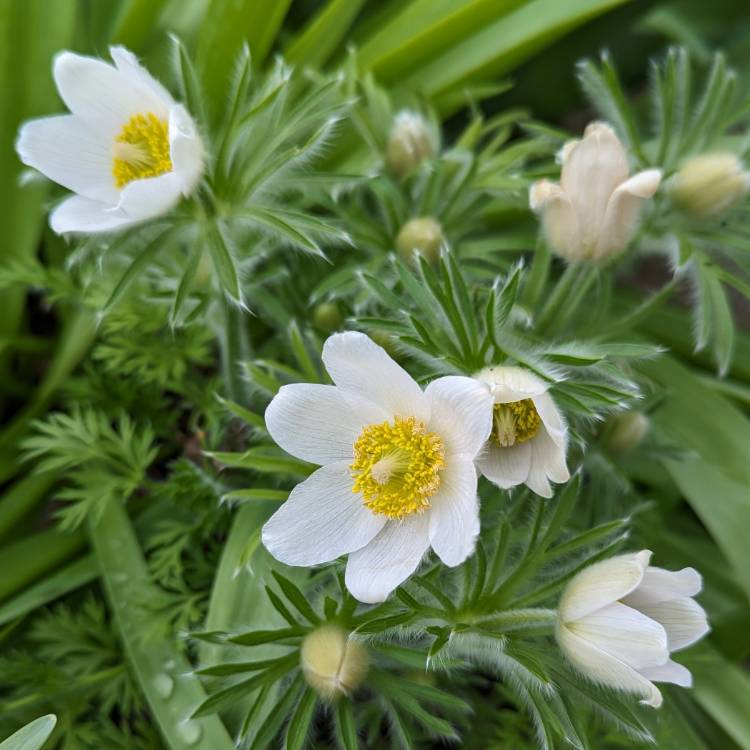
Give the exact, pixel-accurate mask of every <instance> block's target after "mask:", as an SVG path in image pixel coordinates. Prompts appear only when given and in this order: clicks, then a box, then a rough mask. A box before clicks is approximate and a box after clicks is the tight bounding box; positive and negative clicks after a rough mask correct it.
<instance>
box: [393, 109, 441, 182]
mask: <svg viewBox="0 0 750 750" xmlns="http://www.w3.org/2000/svg"><path fill="white" fill-rule="evenodd" d="M436 151H437V149H436V147H435V138H434V137H433V135H432V133H431V132H430V129H429V127H428V125H427V123H426V122H425V119H424V117H422V115H419V114H417V113H416V112H410V111H409V110H403V111H401V112H399V113H398V114H397V115H396V117H395V119H394V121H393V127H392V128H391V133H390V135H389V137H388V146H387V148H386V155H385V161H386V165H387V166H388V169H389V171H390V172H391V173H392V174H394V175H395V176H396V177H406V175H408V174H409V173H410V172H413V171H414V170H415V169H416V168H417V167H418V166H419V165H420V164H421V163H422V162H423V161H426V160H427V159H431V158H432V157H433V156H434V155H435V152H436Z"/></svg>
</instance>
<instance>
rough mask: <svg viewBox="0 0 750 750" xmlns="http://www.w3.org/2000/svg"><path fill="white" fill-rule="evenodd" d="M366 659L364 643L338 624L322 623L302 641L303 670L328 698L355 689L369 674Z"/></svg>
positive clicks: (319, 692)
mask: <svg viewBox="0 0 750 750" xmlns="http://www.w3.org/2000/svg"><path fill="white" fill-rule="evenodd" d="M367 662H368V659H367V649H366V647H365V645H364V644H363V643H362V642H361V641H358V640H356V639H355V638H352V636H351V634H350V633H347V632H346V631H345V630H342V629H341V628H340V627H338V626H337V625H322V626H321V627H319V628H317V629H316V630H313V631H312V632H311V633H309V634H308V635H307V636H305V639H304V640H303V641H302V649H301V651H300V664H301V666H302V672H303V674H304V675H305V679H306V680H307V684H308V685H310V687H311V688H313V690H315V692H317V693H318V695H320V696H321V698H325V699H326V700H334V699H336V698H339V697H340V696H342V695H349V694H350V693H352V692H354V690H356V689H357V688H358V687H359V686H360V685H361V684H362V681H363V680H364V678H365V675H366V674H367Z"/></svg>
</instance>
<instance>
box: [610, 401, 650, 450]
mask: <svg viewBox="0 0 750 750" xmlns="http://www.w3.org/2000/svg"><path fill="white" fill-rule="evenodd" d="M650 427H651V420H649V418H648V417H647V416H646V415H645V414H642V413H641V412H639V411H629V412H627V413H625V414H618V415H617V416H616V417H612V419H610V420H609V422H608V423H607V428H606V432H605V436H604V445H605V447H606V448H607V450H608V451H609V452H610V453H612V454H614V455H621V454H623V453H628V452H629V451H632V450H635V449H636V448H637V447H638V446H639V445H640V444H641V443H642V442H643V438H645V437H646V435H647V434H648V431H649V429H650Z"/></svg>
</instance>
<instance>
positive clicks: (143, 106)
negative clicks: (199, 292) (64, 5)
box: [16, 47, 203, 234]
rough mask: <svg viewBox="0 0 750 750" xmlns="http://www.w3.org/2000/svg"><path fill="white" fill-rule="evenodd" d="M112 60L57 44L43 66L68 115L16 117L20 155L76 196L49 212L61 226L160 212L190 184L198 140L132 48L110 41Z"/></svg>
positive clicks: (94, 228)
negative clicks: (47, 64) (58, 50)
mask: <svg viewBox="0 0 750 750" xmlns="http://www.w3.org/2000/svg"><path fill="white" fill-rule="evenodd" d="M110 54H111V55H112V59H113V60H114V62H115V64H114V65H110V64H108V63H106V62H104V61H103V60H98V59H96V58H92V57H82V56H81V55H76V54H73V53H72V52H61V53H60V54H59V55H57V56H56V57H55V61H54V66H53V73H54V78H55V83H56V84H57V90H58V91H59V93H60V97H61V98H62V100H63V101H64V102H65V104H66V105H67V107H68V109H70V111H71V113H72V114H69V115H59V116H55V117H44V118H42V119H39V120H31V121H30V122H27V123H25V124H24V125H23V126H22V127H21V130H20V132H19V135H18V140H17V142H16V150H17V151H18V154H19V156H20V158H21V160H22V161H23V162H24V164H27V165H28V166H30V167H34V168H35V169H38V170H39V171H40V172H42V173H43V174H44V175H46V176H47V177H49V179H51V180H53V181H55V182H57V183H59V184H60V185H63V186H64V187H66V188H68V189H69V190H72V191H73V192H74V193H76V195H74V196H72V197H70V198H68V199H67V200H65V201H63V203H61V204H60V205H59V206H58V207H57V208H56V209H55V211H53V213H52V215H51V216H50V225H51V227H52V229H53V230H54V231H55V232H57V233H58V234H61V233H63V232H86V233H93V232H109V231H113V230H118V229H123V228H124V227H127V226H130V225H133V224H136V223H139V222H142V221H146V220H147V219H152V218H154V217H156V216H159V215H161V214H163V213H166V212H167V211H169V210H170V209H171V208H172V207H173V206H174V205H175V204H176V203H177V202H178V201H179V199H180V196H181V195H188V194H189V193H190V192H191V191H192V190H193V189H194V188H195V186H196V185H197V183H198V181H199V179H200V177H201V174H202V172H203V145H202V143H201V139H200V137H199V135H198V132H197V130H196V127H195V124H194V123H193V120H192V119H191V118H190V115H189V114H188V113H187V111H186V110H185V108H184V107H183V106H182V105H181V104H177V103H176V102H175V101H174V99H172V96H171V95H170V94H169V92H168V91H167V90H166V89H165V88H164V87H163V86H162V85H161V84H160V83H159V82H158V81H156V80H155V79H154V78H152V77H151V75H149V73H147V72H146V71H145V70H144V69H143V68H142V67H141V66H140V65H139V64H138V61H137V60H136V58H135V57H134V55H133V54H132V53H131V52H129V51H128V50H126V49H124V48H123V47H112V48H111V49H110Z"/></svg>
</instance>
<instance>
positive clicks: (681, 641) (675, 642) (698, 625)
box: [638, 597, 710, 651]
mask: <svg viewBox="0 0 750 750" xmlns="http://www.w3.org/2000/svg"><path fill="white" fill-rule="evenodd" d="M638 609H639V610H640V611H641V612H643V614H644V615H646V616H648V617H651V618H652V619H654V620H656V621H657V622H658V623H660V624H661V625H662V626H663V627H664V629H665V630H666V631H667V639H668V640H669V650H670V651H679V650H680V649H682V648H686V647H687V646H690V645H691V644H692V643H695V642H696V641H698V640H700V639H701V638H703V636H704V635H706V633H708V631H709V629H710V628H709V627H708V619H707V618H706V613H705V611H704V610H703V607H701V605H700V604H698V602H696V601H695V600H694V599H690V598H689V597H685V598H684V599H673V600H672V601H668V602H661V603H659V604H643V605H641V606H639V607H638Z"/></svg>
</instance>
